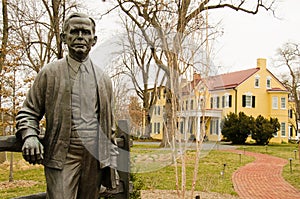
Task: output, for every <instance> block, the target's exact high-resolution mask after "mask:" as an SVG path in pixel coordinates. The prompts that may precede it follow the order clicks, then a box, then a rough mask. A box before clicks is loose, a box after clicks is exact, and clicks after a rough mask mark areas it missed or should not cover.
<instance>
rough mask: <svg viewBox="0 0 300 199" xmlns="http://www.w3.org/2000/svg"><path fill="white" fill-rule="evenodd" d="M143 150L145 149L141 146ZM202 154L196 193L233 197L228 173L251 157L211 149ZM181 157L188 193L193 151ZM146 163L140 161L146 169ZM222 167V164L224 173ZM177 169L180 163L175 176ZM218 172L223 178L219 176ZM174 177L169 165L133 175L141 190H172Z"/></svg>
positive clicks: (150, 152)
mask: <svg viewBox="0 0 300 199" xmlns="http://www.w3.org/2000/svg"><path fill="white" fill-rule="evenodd" d="M145 147H147V146H146V145H145ZM139 150H140V146H139V147H138V148H135V146H134V147H133V149H132V151H133V152H136V151H139ZM143 153H144V152H143ZM152 153H153V148H150V149H149V154H152ZM203 153H207V154H208V155H206V156H204V157H203V158H201V160H200V165H199V173H198V177H197V183H196V190H198V191H207V192H219V193H227V194H232V195H236V192H235V191H234V189H233V183H232V181H231V176H232V173H233V172H234V171H236V170H237V169H238V168H239V167H240V166H243V165H245V164H247V163H249V162H251V161H253V160H254V158H252V157H248V156H244V155H241V156H240V155H239V154H232V153H230V152H225V151H219V150H212V151H210V152H207V151H205V152H204V151H203ZM185 158H186V182H187V184H186V188H187V189H188V190H190V189H191V187H192V179H193V172H194V167H195V166H194V165H195V151H188V152H187V153H186V157H185ZM133 164H134V163H133ZM148 164H152V163H149V162H144V166H146V167H147V166H148ZM224 164H225V165H226V166H225V172H224ZM181 168H182V167H181V163H180V161H178V170H179V173H181ZM222 172H223V173H224V175H221V173H222ZM174 174H175V166H174V164H169V165H168V166H165V167H162V168H161V169H159V170H156V171H152V172H146V173H136V176H137V177H138V178H139V179H141V181H142V182H143V184H144V186H143V189H146V190H151V189H161V190H175V189H176V184H175V182H176V179H175V175H174ZM179 179H181V175H179ZM180 184H181V182H179V186H181V185H180Z"/></svg>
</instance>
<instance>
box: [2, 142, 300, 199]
mask: <svg viewBox="0 0 300 199" xmlns="http://www.w3.org/2000/svg"><path fill="white" fill-rule="evenodd" d="M296 147H297V146H296V145H295V144H281V145H270V146H268V147H267V148H266V147H265V146H253V145H246V146H240V149H242V150H247V151H253V152H258V153H264V154H269V155H273V156H278V157H281V158H285V159H288V158H293V159H294V157H295V156H294V150H297V148H296ZM158 150H161V149H159V148H158V146H157V145H146V144H145V145H134V146H133V147H132V156H139V155H141V157H143V156H144V155H147V154H148V155H149V159H148V161H150V162H151V161H156V164H158V163H159V160H157V157H158V156H157V153H159V154H163V155H165V154H166V153H167V151H166V150H161V151H158ZM202 155H203V156H202V158H201V159H200V165H199V173H198V177H197V184H196V190H197V191H207V192H219V193H227V194H232V195H236V192H235V191H234V189H233V184H232V181H231V176H232V173H233V172H234V171H236V170H237V169H238V168H239V167H241V166H243V165H245V164H247V163H249V162H251V161H253V160H254V158H252V157H248V156H245V155H244V154H235V153H230V152H225V151H220V150H212V151H202ZM14 157H15V158H14V159H15V161H14V162H15V163H14V180H15V181H18V180H25V182H26V181H27V180H31V181H34V182H35V185H34V186H30V187H23V188H20V187H12V188H10V187H8V188H7V187H4V184H5V185H7V184H8V183H7V181H8V178H9V164H8V163H6V164H2V165H0V196H1V199H2V198H3V199H6V198H12V197H17V196H24V195H29V194H33V193H39V192H44V191H45V187H46V185H45V177H44V171H43V168H42V167H41V166H31V165H29V164H27V163H25V162H24V160H22V156H21V154H20V153H14ZM185 158H186V159H185V160H186V171H187V180H186V181H187V189H190V188H191V182H192V176H193V170H194V165H195V152H194V151H188V152H187V153H186V156H185ZM297 158H298V157H297ZM132 160H133V159H132ZM146 160H147V158H146V159H145V161H140V162H138V163H137V162H135V161H132V168H134V166H136V164H139V167H143V166H148V167H150V168H151V164H150V163H147V161H146ZM143 162H144V163H143ZM180 162H181V161H178V171H179V173H181V163H180ZM224 164H226V166H225V172H224V175H221V172H223V171H224ZM292 164H293V165H292V169H293V171H292V173H290V166H289V164H288V165H286V166H285V167H284V171H283V176H284V178H285V179H286V180H287V181H288V182H289V183H291V184H292V185H294V186H295V187H297V188H298V189H300V166H299V165H300V164H299V160H298V159H297V160H293V161H292ZM152 167H153V166H152ZM134 177H135V178H137V179H138V182H139V183H140V185H142V189H167V190H174V189H176V185H175V181H176V180H175V166H174V164H172V163H171V162H169V164H167V165H164V166H161V167H159V168H158V169H153V170H151V172H146V173H145V172H137V173H135V174H134ZM179 179H181V176H180V175H179Z"/></svg>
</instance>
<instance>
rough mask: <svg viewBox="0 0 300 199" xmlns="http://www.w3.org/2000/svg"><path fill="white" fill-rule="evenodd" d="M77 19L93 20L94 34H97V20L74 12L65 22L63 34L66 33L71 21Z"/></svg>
mask: <svg viewBox="0 0 300 199" xmlns="http://www.w3.org/2000/svg"><path fill="white" fill-rule="evenodd" d="M75 17H79V18H87V19H89V20H91V22H92V25H93V32H94V33H95V31H96V23H95V20H94V19H93V18H91V17H90V16H88V15H86V14H84V13H80V12H74V13H72V14H70V15H69V16H68V17H67V18H66V20H65V21H64V23H63V27H62V28H63V30H62V31H63V32H64V31H66V29H67V28H68V26H69V21H70V19H72V18H75Z"/></svg>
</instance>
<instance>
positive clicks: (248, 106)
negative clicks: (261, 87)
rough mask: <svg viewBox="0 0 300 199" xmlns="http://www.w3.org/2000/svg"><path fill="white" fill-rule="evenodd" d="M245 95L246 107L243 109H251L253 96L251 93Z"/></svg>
mask: <svg viewBox="0 0 300 199" xmlns="http://www.w3.org/2000/svg"><path fill="white" fill-rule="evenodd" d="M245 95H246V99H245V100H246V102H245V103H246V106H245V107H246V108H252V96H253V94H252V93H251V92H247V93H245ZM247 97H250V104H249V105H248V104H247Z"/></svg>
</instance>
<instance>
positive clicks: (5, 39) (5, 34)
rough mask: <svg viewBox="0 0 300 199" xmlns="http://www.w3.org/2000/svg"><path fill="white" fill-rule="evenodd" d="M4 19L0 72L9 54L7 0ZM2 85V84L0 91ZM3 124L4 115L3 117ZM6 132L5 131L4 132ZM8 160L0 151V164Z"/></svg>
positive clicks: (3, 4) (0, 105) (3, 8)
mask: <svg viewBox="0 0 300 199" xmlns="http://www.w3.org/2000/svg"><path fill="white" fill-rule="evenodd" d="M2 20H3V26H2V28H3V33H2V44H1V49H0V73H1V71H2V68H3V66H4V63H5V58H6V54H7V43H8V14H7V0H2ZM1 90H2V87H1V86H0V93H1ZM1 107H2V95H1V94H0V110H1ZM2 124H3V117H2ZM3 133H4V132H3ZM6 160H7V156H6V152H1V153H0V164H1V163H3V162H5V161H6Z"/></svg>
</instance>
